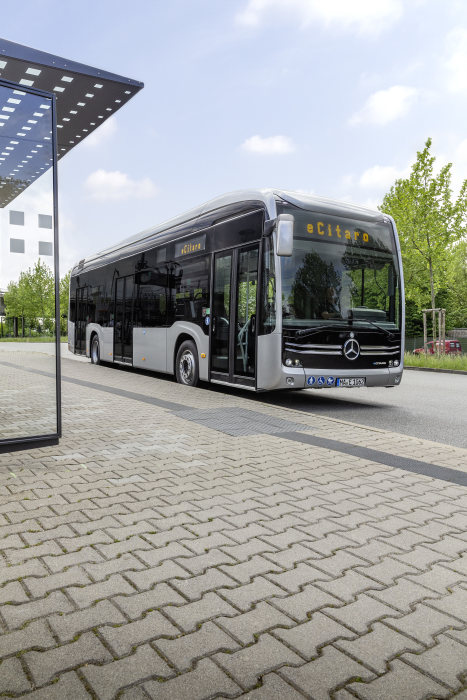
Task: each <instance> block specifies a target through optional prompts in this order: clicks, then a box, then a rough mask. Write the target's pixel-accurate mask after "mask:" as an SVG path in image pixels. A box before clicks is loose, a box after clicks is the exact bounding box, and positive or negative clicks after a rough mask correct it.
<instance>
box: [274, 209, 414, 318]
mask: <svg viewBox="0 0 467 700" xmlns="http://www.w3.org/2000/svg"><path fill="white" fill-rule="evenodd" d="M284 211H288V212H290V213H293V216H294V219H295V224H294V250H293V255H292V256H291V257H290V258H289V257H287V258H285V257H284V258H282V260H281V267H282V325H283V327H284V328H287V327H300V326H302V327H309V326H312V327H313V326H319V325H328V324H329V321H330V320H332V322H333V323H338V324H339V323H340V324H341V325H345V326H347V324H348V322H349V321H351V322H352V323H353V324H355V325H357V326H358V325H370V326H371V325H375V324H377V325H378V326H382V327H384V328H385V329H388V330H392V329H396V328H398V327H399V325H400V291H399V273H398V264H397V257H396V253H395V248H394V236H393V233H392V230H391V229H390V227H389V224H383V223H376V222H372V223H368V222H360V221H356V220H351V219H346V218H341V217H337V216H330V215H322V216H321V215H320V214H317V213H316V212H311V211H306V210H299V209H296V208H290V209H288V208H286V207H284Z"/></svg>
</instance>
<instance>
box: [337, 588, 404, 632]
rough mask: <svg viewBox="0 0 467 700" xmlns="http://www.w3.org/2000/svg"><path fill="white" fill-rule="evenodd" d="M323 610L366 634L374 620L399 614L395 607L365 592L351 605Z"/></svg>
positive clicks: (356, 630)
mask: <svg viewBox="0 0 467 700" xmlns="http://www.w3.org/2000/svg"><path fill="white" fill-rule="evenodd" d="M372 593H373V592H372ZM323 612H324V613H325V614H326V615H328V616H329V617H332V618H334V619H335V620H337V621H338V622H341V623H342V624H343V625H346V626H347V627H350V628H351V629H352V630H354V631H355V632H358V633H360V634H364V633H365V632H366V631H367V630H368V628H369V627H370V625H371V623H372V622H375V621H376V620H379V619H381V618H383V617H385V616H388V615H390V616H393V615H395V614H397V612H396V611H395V610H393V608H390V607H389V606H387V605H384V604H383V603H380V602H379V601H378V600H374V599H373V598H371V597H370V596H367V595H365V593H363V594H362V595H360V596H358V598H357V600H356V601H355V602H353V603H350V604H349V605H343V606H341V607H339V608H335V607H333V608H327V607H326V608H323Z"/></svg>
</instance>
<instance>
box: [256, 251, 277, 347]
mask: <svg viewBox="0 0 467 700" xmlns="http://www.w3.org/2000/svg"><path fill="white" fill-rule="evenodd" d="M261 286H262V292H261V299H262V302H261V303H262V311H261V327H260V328H259V330H258V333H259V334H260V335H266V334H267V333H272V332H273V330H274V328H275V327H276V270H275V264H274V248H273V244H272V238H265V239H264V242H263V272H262V285H261Z"/></svg>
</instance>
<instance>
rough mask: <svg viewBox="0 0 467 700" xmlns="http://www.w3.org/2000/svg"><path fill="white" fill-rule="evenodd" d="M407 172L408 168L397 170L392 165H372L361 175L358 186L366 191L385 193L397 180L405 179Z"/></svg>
mask: <svg viewBox="0 0 467 700" xmlns="http://www.w3.org/2000/svg"><path fill="white" fill-rule="evenodd" d="M409 172H410V168H409V167H407V168H404V169H402V170H399V169H398V168H395V167H394V166H393V165H373V166H372V167H371V168H368V169H367V170H365V171H364V172H363V173H362V174H361V176H360V178H359V181H358V184H359V185H360V187H365V188H367V189H375V190H383V191H385V190H388V189H389V188H390V187H391V185H393V184H394V182H395V181H396V180H398V179H399V178H401V177H407V176H408V175H409Z"/></svg>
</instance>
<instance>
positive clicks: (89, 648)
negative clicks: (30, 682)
mask: <svg viewBox="0 0 467 700" xmlns="http://www.w3.org/2000/svg"><path fill="white" fill-rule="evenodd" d="M24 660H25V662H26V664H27V666H28V668H29V671H30V673H31V675H32V677H33V679H34V682H35V683H36V685H44V684H45V683H49V682H50V681H51V680H52V679H53V677H54V676H55V675H58V674H59V673H61V672H62V671H66V670H68V669H72V668H76V667H77V666H81V665H82V664H87V663H93V662H96V663H103V662H105V661H111V660H112V656H111V654H110V653H109V652H108V651H107V649H106V648H105V647H104V646H103V644H102V642H100V641H99V639H98V638H97V637H96V635H95V634H93V633H92V632H86V633H85V634H82V635H81V637H80V638H79V639H78V640H77V641H76V642H71V643H70V644H64V645H63V646H60V647H57V648H56V649H51V650H50V651H28V652H27V653H26V654H25V655H24Z"/></svg>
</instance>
